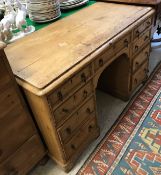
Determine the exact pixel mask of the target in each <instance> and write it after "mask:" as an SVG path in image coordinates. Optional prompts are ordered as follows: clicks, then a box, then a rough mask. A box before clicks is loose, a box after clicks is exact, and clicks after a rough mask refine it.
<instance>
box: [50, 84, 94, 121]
mask: <svg viewBox="0 0 161 175" xmlns="http://www.w3.org/2000/svg"><path fill="white" fill-rule="evenodd" d="M92 92H93V91H92V82H91V81H90V82H89V83H88V84H86V85H85V86H83V87H82V88H81V89H80V90H79V91H77V92H76V93H75V94H74V95H73V96H71V97H70V98H69V99H68V100H67V101H65V102H64V103H63V104H62V105H61V106H60V107H58V108H57V109H55V110H54V112H53V114H54V119H55V123H56V124H59V122H61V121H62V120H64V119H66V118H67V117H68V116H69V115H70V114H71V113H72V112H73V110H75V109H76V108H77V107H79V106H80V105H81V103H83V101H84V100H86V99H87V97H89V96H90V95H91V94H92Z"/></svg>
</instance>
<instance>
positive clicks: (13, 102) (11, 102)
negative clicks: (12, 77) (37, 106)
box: [0, 87, 21, 119]
mask: <svg viewBox="0 0 161 175" xmlns="http://www.w3.org/2000/svg"><path fill="white" fill-rule="evenodd" d="M0 97H1V98H0V111H1V114H0V119H1V118H3V117H4V116H5V115H6V114H7V113H8V112H10V111H11V110H13V109H14V108H15V107H16V108H17V106H20V105H21V104H20V100H19V97H18V96H17V94H16V92H15V89H14V88H13V87H8V88H7V89H5V90H3V91H0Z"/></svg>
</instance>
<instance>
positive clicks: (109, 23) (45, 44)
mask: <svg viewBox="0 0 161 175" xmlns="http://www.w3.org/2000/svg"><path fill="white" fill-rule="evenodd" d="M151 10H152V8H150V7H139V6H128V5H119V4H112V3H103V2H98V3H95V4H94V5H92V6H90V7H87V8H84V9H83V10H81V11H79V12H78V13H76V14H74V15H71V16H69V17H67V18H64V19H62V20H59V21H57V22H55V23H53V24H51V25H49V26H48V27H45V28H43V29H41V30H39V31H37V32H34V33H32V34H30V35H29V36H26V37H24V38H22V39H20V40H19V41H17V42H15V43H13V44H10V45H8V46H7V48H5V52H6V55H7V58H8V60H9V62H10V65H11V67H12V70H13V72H14V74H15V75H16V76H17V78H19V79H21V80H22V81H23V82H24V84H26V82H27V83H29V84H30V85H32V86H34V87H36V88H38V89H42V88H45V87H47V86H48V85H49V84H51V83H52V82H54V81H55V80H56V79H58V78H59V77H60V76H62V75H63V74H65V73H66V72H67V71H68V70H70V69H71V68H72V67H74V66H75V65H76V64H78V63H80V62H81V61H82V60H84V59H85V58H87V57H88V55H89V54H91V53H92V52H94V51H96V49H97V48H99V47H100V46H102V45H103V44H104V43H107V42H108V41H109V40H111V39H112V38H113V37H114V36H116V35H117V34H119V33H120V32H121V31H123V30H124V29H126V28H127V27H128V26H129V25H131V24H132V23H134V22H135V21H136V20H137V19H139V18H141V17H142V16H143V15H145V14H146V13H148V12H150V11H151ZM21 85H22V84H21ZM22 86H23V85H22Z"/></svg>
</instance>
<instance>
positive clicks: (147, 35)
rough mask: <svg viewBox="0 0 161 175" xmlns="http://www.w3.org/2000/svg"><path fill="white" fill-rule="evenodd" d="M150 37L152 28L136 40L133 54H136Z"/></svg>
mask: <svg viewBox="0 0 161 175" xmlns="http://www.w3.org/2000/svg"><path fill="white" fill-rule="evenodd" d="M150 39H151V30H148V31H146V32H145V33H144V34H143V35H142V36H141V37H140V38H139V39H138V40H136V41H135V42H134V44H133V54H134V55H136V54H137V53H138V52H139V51H140V49H142V47H143V46H144V45H145V44H146V43H149V42H150Z"/></svg>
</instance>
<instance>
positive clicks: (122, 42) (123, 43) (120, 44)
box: [114, 34, 131, 54]
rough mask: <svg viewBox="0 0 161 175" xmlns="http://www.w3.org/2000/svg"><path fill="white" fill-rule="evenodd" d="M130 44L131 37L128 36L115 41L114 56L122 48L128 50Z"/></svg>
mask: <svg viewBox="0 0 161 175" xmlns="http://www.w3.org/2000/svg"><path fill="white" fill-rule="evenodd" d="M130 42H131V35H130V34H128V35H126V36H124V37H123V38H121V39H119V41H117V42H116V43H115V44H114V52H115V54H117V53H118V52H120V51H121V50H122V49H124V48H128V47H129V44H130Z"/></svg>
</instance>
